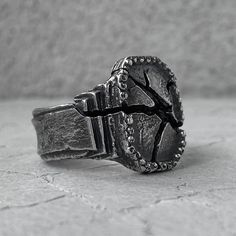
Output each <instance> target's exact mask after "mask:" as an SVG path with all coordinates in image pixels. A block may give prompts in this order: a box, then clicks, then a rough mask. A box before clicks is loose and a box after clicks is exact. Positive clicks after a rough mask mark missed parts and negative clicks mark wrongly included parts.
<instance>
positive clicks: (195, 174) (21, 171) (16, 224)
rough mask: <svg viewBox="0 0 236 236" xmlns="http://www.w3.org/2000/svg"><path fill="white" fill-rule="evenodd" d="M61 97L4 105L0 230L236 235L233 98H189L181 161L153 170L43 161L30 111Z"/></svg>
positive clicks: (101, 163)
mask: <svg viewBox="0 0 236 236" xmlns="http://www.w3.org/2000/svg"><path fill="white" fill-rule="evenodd" d="M61 102H62V101H56V100H51V101H48V100H33V101H6V102H1V103H0V235H24V236H27V235H102V236H105V235H135V236H139V235H192V236H193V235H236V224H235V222H236V171H235V168H236V167H235V165H236V156H235V155H236V154H235V152H236V100H232V99H231V100H229V99H228V100H226V99H221V100H191V99H186V100H185V102H184V108H185V116H186V122H185V129H186V132H187V135H188V136H187V141H188V145H187V148H186V152H185V154H184V156H183V158H182V161H181V163H180V164H179V166H178V167H177V168H176V169H175V170H174V171H171V172H166V173H161V174H152V175H140V174H137V173H134V172H132V171H130V170H128V169H126V168H124V167H122V166H120V165H119V164H116V163H112V162H108V161H92V160H73V161H72V160H71V161H68V160H67V161H63V162H60V163H59V162H54V163H45V162H43V161H42V160H41V159H40V158H39V157H38V155H37V154H36V136H35V132H34V129H33V126H32V125H31V123H30V119H31V110H32V108H33V107H37V106H45V105H52V104H59V103H61Z"/></svg>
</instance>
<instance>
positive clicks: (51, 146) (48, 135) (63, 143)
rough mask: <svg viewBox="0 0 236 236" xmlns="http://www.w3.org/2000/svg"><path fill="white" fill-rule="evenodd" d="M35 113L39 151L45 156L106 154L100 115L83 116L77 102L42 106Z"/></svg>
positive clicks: (78, 156)
mask: <svg viewBox="0 0 236 236" xmlns="http://www.w3.org/2000/svg"><path fill="white" fill-rule="evenodd" d="M33 116H34V118H33V120H32V122H33V125H34V126H35V129H36V133H37V139H38V154H39V155H40V156H41V157H42V158H43V159H45V160H47V161H50V160H61V159H71V158H86V157H90V158H92V157H93V156H94V157H95V156H98V155H103V154H105V150H104V146H105V145H103V144H104V143H103V142H102V141H104V135H103V126H102V123H101V122H100V123H99V118H91V117H86V116H83V115H82V114H80V113H79V112H78V110H76V108H75V106H74V104H65V105H60V106H56V107H50V108H38V109H35V110H34V111H33ZM95 129H96V130H95ZM98 140H99V143H98Z"/></svg>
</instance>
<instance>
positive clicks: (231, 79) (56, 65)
mask: <svg viewBox="0 0 236 236" xmlns="http://www.w3.org/2000/svg"><path fill="white" fill-rule="evenodd" d="M235 11H236V1H235V0H224V1H222V0H192V1H189V0H175V1H173V0H165V1H164V0H163V1H161V0H150V1H144V0H133V1H125V0H124V1H118V0H115V1H111V0H100V1H98V0H96V1H95V0H94V1H92V0H81V1H79V0H66V1H65V0H47V1H45V0H1V1H0V97H1V98H11V99H14V98H18V97H32V96H36V97H41V96H43V97H58V96H71V97H72V96H74V95H75V94H76V93H78V92H81V91H83V90H87V89H89V88H92V87H93V86H95V85H96V84H97V83H100V82H103V81H105V80H106V79H107V78H108V77H109V74H110V69H111V67H112V65H113V63H114V62H115V61H116V60H118V59H119V58H121V57H124V56H128V55H155V56H158V57H160V58H161V59H162V60H163V61H164V62H166V63H167V64H168V65H169V66H170V68H171V69H172V70H173V71H174V72H175V74H176V76H177V78H178V79H179V85H180V88H181V90H182V93H183V94H184V95H187V96H188V95H189V96H234V95H236V78H235V75H236V50H235V48H236V27H235V26H236V13H235Z"/></svg>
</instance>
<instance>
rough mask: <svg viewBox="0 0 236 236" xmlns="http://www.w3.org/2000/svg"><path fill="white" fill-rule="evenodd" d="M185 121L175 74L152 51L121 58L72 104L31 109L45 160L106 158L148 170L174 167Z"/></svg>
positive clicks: (182, 140)
mask: <svg viewBox="0 0 236 236" xmlns="http://www.w3.org/2000/svg"><path fill="white" fill-rule="evenodd" d="M183 120H184V118H183V109H182V104H181V99H180V96H179V90H178V89H177V85H176V78H175V76H174V74H173V73H172V72H171V70H170V69H169V68H168V67H167V66H166V64H164V63H163V62H162V61H161V60H160V59H158V58H157V57H150V56H147V57H138V56H131V57H126V58H123V59H121V60H119V61H118V62H117V63H116V64H115V65H114V66H113V69H112V73H111V77H110V78H109V79H108V81H106V82H105V83H104V84H101V85H98V86H97V87H95V88H94V89H93V90H91V91H89V92H86V93H83V94H80V95H78V96H76V97H75V98H74V103H71V104H65V105H59V106H55V107H49V108H37V109H35V110H34V111H33V124H34V126H35V129H36V133H37V139H38V153H39V155H40V156H41V157H42V158H43V159H44V160H46V161H51V160H61V159H69V158H93V159H95V158H96V159H108V160H113V161H117V162H119V163H121V164H122V165H124V166H126V167H128V168H130V169H132V170H135V171H139V172H144V173H150V172H155V171H164V170H169V169H172V168H173V167H174V166H176V164H177V162H178V161H179V159H180V157H181V155H182V153H183V151H184V147H185V145H186V142H185V133H184V131H183V130H182V129H180V127H181V126H182V125H183Z"/></svg>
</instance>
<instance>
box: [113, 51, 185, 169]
mask: <svg viewBox="0 0 236 236" xmlns="http://www.w3.org/2000/svg"><path fill="white" fill-rule="evenodd" d="M140 63H150V64H158V66H160V67H161V68H162V69H163V70H164V71H165V72H166V73H168V76H169V77H170V79H171V80H172V81H173V82H176V80H177V79H176V77H175V75H174V73H173V72H172V71H171V70H170V69H169V68H168V67H167V65H166V64H165V63H164V62H162V61H161V60H160V59H159V58H157V57H151V56H146V57H126V58H123V59H121V60H119V61H118V62H117V63H116V64H115V65H114V67H113V69H112V73H113V72H115V71H118V73H117V78H118V87H119V88H120V99H121V101H122V102H123V101H125V100H127V98H128V93H127V92H126V89H127V84H125V83H126V82H127V80H128V69H129V68H130V67H131V66H133V65H135V64H140ZM176 94H177V95H178V97H179V99H178V102H179V104H180V110H181V112H182V113H183V107H182V102H181V98H180V96H179V89H176ZM132 124H133V117H132V114H129V115H127V114H125V127H126V131H125V132H126V139H127V140H126V141H127V143H128V148H127V150H126V153H127V154H128V155H129V157H130V158H131V159H132V161H133V162H134V164H135V166H129V168H130V169H135V170H138V171H140V172H142V173H152V172H161V171H166V170H171V169H173V168H174V167H175V166H176V165H177V163H178V162H179V160H180V158H181V155H182V154H183V152H184V148H185V146H186V141H185V137H186V134H185V132H184V130H182V129H180V128H177V130H176V132H178V133H180V134H181V137H182V140H181V145H180V147H179V148H178V149H177V151H176V153H175V154H174V157H173V160H171V161H165V162H150V161H146V160H145V159H143V158H142V157H141V154H140V153H139V152H138V151H137V150H136V149H135V147H134V146H133V145H132V143H133V142H134V141H135V140H134V137H133V136H132V133H133V132H134V129H133V127H132Z"/></svg>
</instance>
